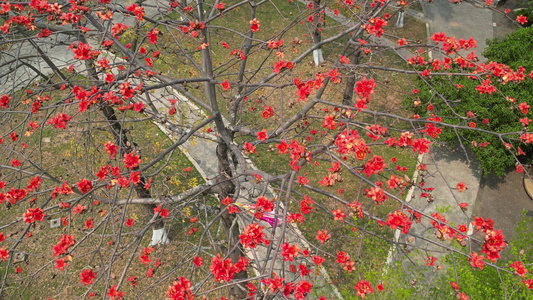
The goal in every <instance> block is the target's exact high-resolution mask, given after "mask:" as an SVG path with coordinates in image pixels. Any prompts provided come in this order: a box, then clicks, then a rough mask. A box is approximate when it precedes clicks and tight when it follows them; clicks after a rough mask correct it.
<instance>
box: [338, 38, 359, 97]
mask: <svg viewBox="0 0 533 300" xmlns="http://www.w3.org/2000/svg"><path fill="white" fill-rule="evenodd" d="M360 59H361V47H360V46H357V47H356V48H355V50H354V52H353V54H352V58H351V59H350V65H357V64H359V60H360ZM355 82H356V78H355V74H353V75H351V76H349V77H348V79H347V80H346V87H345V88H344V93H343V94H342V104H343V105H348V106H352V105H354V101H353V92H354V88H355Z"/></svg>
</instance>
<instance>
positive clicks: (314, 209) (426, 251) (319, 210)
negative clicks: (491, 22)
mask: <svg viewBox="0 0 533 300" xmlns="http://www.w3.org/2000/svg"><path fill="white" fill-rule="evenodd" d="M427 2H428V3H427V5H431V3H430V2H431V1H427ZM451 2H456V3H458V2H460V1H451ZM491 3H492V1H489V0H487V1H481V2H479V3H476V4H477V6H476V7H473V8H475V9H487V10H492V9H494V8H492V7H491V6H490V5H491ZM417 4H419V3H418V1H397V2H396V1H387V0H373V1H351V0H346V1H340V2H337V1H324V0H313V1H303V0H302V1H292V0H290V1H286V0H272V1H270V0H269V1H267V0H243V1H241V0H233V1H227V2H221V1H218V0H215V1H211V0H207V1H201V0H196V1H166V0H165V1H160V0H146V1H143V0H139V1H135V2H134V3H132V2H131V1H119V0H115V1H110V0H99V1H93V0H69V1H58V2H57V3H52V2H49V1H47V0H31V1H22V2H13V3H9V2H5V1H4V2H1V3H0V20H1V21H0V22H1V24H0V25H1V31H0V41H1V42H0V47H1V53H0V80H1V81H0V204H1V207H0V220H1V221H0V260H1V261H0V278H1V279H0V295H1V297H0V298H3V297H4V295H5V296H6V298H23V299H72V298H76V299H78V298H80V299H85V298H92V297H98V298H102V299H121V298H122V299H140V298H148V299H166V298H169V299H187V300H192V299H239V300H241V299H274V298H275V299H285V298H293V299H298V300H300V299H306V298H307V299H321V300H323V299H327V298H329V299H343V298H345V299H353V298H355V297H361V298H365V297H369V296H370V295H372V294H374V295H375V296H376V297H380V296H381V295H383V296H382V297H384V298H387V297H388V295H391V294H392V295H401V294H402V293H403V291H406V290H409V288H405V284H406V282H407V285H410V286H415V284H413V283H412V281H411V282H410V281H409V280H408V279H410V278H411V276H415V275H416V276H417V277H416V278H424V280H425V283H427V286H428V287H429V288H428V289H422V288H421V289H418V288H416V289H414V291H413V289H411V292H413V293H417V292H418V291H420V295H428V294H426V292H428V291H430V292H432V293H433V292H435V291H437V293H438V294H440V295H442V297H449V298H461V299H468V295H467V294H465V292H468V290H467V289H464V288H462V286H463V285H464V284H468V282H466V281H465V282H463V281H461V282H454V284H455V285H454V284H450V283H451V282H450V281H451V280H450V279H449V278H448V277H445V281H443V282H445V285H446V286H445V287H443V286H442V282H441V281H436V280H435V281H434V280H433V278H435V277H434V276H418V275H419V274H431V275H436V274H439V270H442V269H443V268H444V269H445V270H453V271H454V272H455V271H457V270H462V269H460V268H463V267H465V268H469V270H474V272H478V271H481V270H483V269H484V268H485V270H486V269H487V268H490V269H492V270H495V272H496V273H498V274H500V273H504V274H505V276H504V277H505V279H506V281H503V280H501V282H500V283H501V284H502V288H501V289H497V292H495V293H494V294H499V295H501V294H502V293H506V291H507V290H506V287H509V285H512V286H513V287H515V286H516V287H517V288H514V289H513V291H520V292H524V291H526V290H529V289H532V288H533V278H532V277H531V274H530V273H528V271H527V267H529V265H530V263H531V261H530V260H529V259H528V260H525V258H524V261H522V260H520V257H519V256H518V257H517V256H513V261H512V262H507V261H505V260H503V259H501V256H502V255H503V253H504V251H505V249H507V248H506V247H507V246H508V244H509V242H508V241H507V238H509V237H506V236H504V234H503V232H502V230H500V229H498V228H497V227H495V225H494V224H495V223H494V220H492V219H490V218H488V217H484V216H474V215H473V210H472V209H470V210H469V208H468V206H469V203H473V202H474V201H475V200H476V199H475V197H474V196H473V195H471V194H469V190H468V187H469V186H470V187H471V188H470V190H472V189H473V188H472V187H473V186H475V184H476V182H474V181H476V179H475V178H471V177H468V178H462V177H461V178H452V179H450V180H449V181H446V180H443V181H432V179H434V178H436V176H434V175H435V174H436V173H439V172H440V169H439V167H442V166H439V165H436V164H429V163H426V162H427V161H428V160H429V159H432V158H434V156H433V155H434V154H433V152H434V150H435V149H436V147H434V146H435V145H438V144H439V143H438V139H437V138H438V135H439V133H440V132H441V131H442V132H443V133H442V134H441V136H443V137H446V138H448V139H449V140H451V139H452V138H455V139H457V138H459V140H461V141H464V142H468V143H469V144H472V143H473V142H476V143H477V147H475V150H476V151H478V156H480V157H481V156H482V155H487V157H488V156H489V155H490V157H491V158H495V156H496V155H497V156H499V158H500V159H501V160H502V161H503V162H496V160H494V159H493V162H492V163H490V164H489V165H487V166H486V170H489V169H492V170H496V171H498V170H500V169H499V168H500V167H504V166H506V165H510V164H512V163H516V162H518V163H519V161H518V160H517V159H515V160H514V161H513V160H512V159H511V158H513V157H512V156H508V155H507V153H508V152H509V151H510V153H512V154H516V155H517V154H518V151H519V148H518V147H521V148H520V149H524V151H528V150H529V148H528V147H529V145H530V144H531V143H532V142H533V134H530V133H529V132H528V131H527V130H526V129H525V128H527V126H523V125H520V124H524V123H526V121H523V120H522V121H520V120H519V118H525V117H527V116H529V114H530V112H529V110H528V108H529V105H527V103H529V102H531V101H530V99H525V98H524V97H525V96H524V95H525V93H526V91H524V87H526V89H527V88H528V86H529V84H531V82H530V81H531V78H530V77H529V76H527V74H526V73H525V72H526V71H524V70H522V69H520V68H519V67H517V66H515V65H511V62H507V63H508V64H510V66H507V65H505V63H503V62H500V63H480V62H479V61H478V60H477V58H476V54H475V52H474V48H475V46H476V43H477V42H476V41H475V40H474V39H473V38H468V37H453V36H448V35H446V34H445V33H438V34H436V35H434V36H433V38H432V40H431V41H427V43H426V42H424V40H425V37H426V31H425V30H426V26H425V24H424V23H423V22H420V21H416V20H415V19H414V18H410V17H409V18H408V17H406V19H405V29H406V30H402V29H399V28H396V27H394V26H391V25H392V23H393V22H394V20H395V18H397V16H398V14H399V13H400V12H402V13H403V12H404V11H405V10H406V9H408V8H409V6H410V5H412V6H413V7H414V6H416V5H417ZM458 5H470V4H467V3H461V4H458ZM469 7H470V6H469ZM419 9H420V8H419ZM509 18H511V17H509ZM519 21H524V20H523V18H520V19H519ZM407 29H409V30H407ZM496 45H500V44H499V43H495V44H494V45H492V46H491V47H496ZM430 53H440V54H441V55H442V56H443V57H445V58H444V59H441V60H439V61H437V60H436V59H432V60H428V56H429V54H430ZM458 53H461V54H458ZM464 53H466V54H464ZM498 59H500V60H502V61H503V60H505V57H499V58H498ZM531 69H533V66H532V67H531ZM527 71H528V72H530V71H531V70H527ZM468 78H473V79H468ZM463 81H464V83H462V84H464V87H461V88H459V87H458V86H457V87H456V86H454V85H453V84H458V83H461V82H463ZM500 81H501V84H499V83H497V82H500ZM415 83H417V84H416V85H415ZM450 85H451V86H452V87H453V88H452V89H450V88H449V86H450ZM441 90H442V91H441ZM448 93H449V94H448ZM519 96H521V97H519ZM406 97H409V99H410V100H409V101H408V102H407V103H406V105H402V100H403V99H404V98H406ZM509 97H516V101H514V102H513V101H510V100H511V99H510V98H509ZM463 98H464V100H463ZM522 102H524V103H525V104H521V103H522ZM526 106H527V107H526ZM413 109H417V110H420V112H419V113H417V114H413V113H412V111H413ZM469 111H471V113H469ZM432 114H435V115H432ZM485 118H486V119H488V122H484V121H483V120H484V119H485ZM471 123H474V124H473V125H472V124H471ZM474 125H475V126H474ZM491 126H492V127H491ZM521 126H523V128H522V127H521ZM451 133H454V134H455V135H452V134H451ZM480 134H483V135H487V136H488V137H487V139H489V138H491V140H487V141H488V142H490V144H486V145H482V144H483V143H484V142H485V141H484V140H481V138H479V139H478V136H479V135H480ZM499 140H501V141H502V143H503V142H505V143H508V145H507V144H502V143H500V142H499ZM484 146H486V148H484ZM481 148H483V149H489V150H488V151H491V152H483V151H480V150H479V149H481ZM435 156H437V154H436V155H435ZM520 167H521V165H520ZM519 170H520V169H519ZM454 171H456V170H451V171H450V172H448V173H449V174H446V175H455V174H451V173H454ZM520 171H522V170H520ZM441 173H442V172H441ZM465 181H468V182H465ZM445 257H448V258H449V260H446V259H445ZM455 262H457V263H458V264H457V267H455V268H454V263H455ZM493 272H494V271H493ZM392 274H397V275H398V276H396V277H394V276H392ZM413 274H415V275H413ZM446 274H449V273H446ZM491 274H493V273H491ZM400 275H401V276H400ZM415 283H416V280H415ZM437 284H438V286H437ZM422 290H423V291H422ZM385 291H389V292H391V293H388V292H385ZM397 291H398V293H396V292H397ZM395 297H400V296H394V297H392V298H395Z"/></svg>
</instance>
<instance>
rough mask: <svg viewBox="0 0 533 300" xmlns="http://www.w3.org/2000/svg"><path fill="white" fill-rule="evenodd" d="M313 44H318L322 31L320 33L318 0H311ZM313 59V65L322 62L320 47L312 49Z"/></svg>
mask: <svg viewBox="0 0 533 300" xmlns="http://www.w3.org/2000/svg"><path fill="white" fill-rule="evenodd" d="M312 14H314V15H313V44H315V45H316V44H318V43H320V41H321V40H322V33H321V28H322V24H321V22H322V21H321V19H322V18H323V17H322V14H321V13H320V0H313V12H312ZM313 61H314V62H315V66H319V65H320V64H322V63H323V62H324V57H323V55H322V47H320V48H318V49H315V50H313Z"/></svg>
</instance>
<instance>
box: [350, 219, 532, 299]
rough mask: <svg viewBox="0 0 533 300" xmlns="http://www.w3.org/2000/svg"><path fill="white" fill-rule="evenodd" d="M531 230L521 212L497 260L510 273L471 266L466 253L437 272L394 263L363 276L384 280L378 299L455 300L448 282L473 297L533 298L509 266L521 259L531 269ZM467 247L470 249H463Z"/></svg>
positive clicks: (446, 261) (453, 257)
mask: <svg viewBox="0 0 533 300" xmlns="http://www.w3.org/2000/svg"><path fill="white" fill-rule="evenodd" d="M532 229H533V219H532V218H530V217H528V216H526V215H525V212H524V216H523V217H522V220H521V222H520V223H519V224H518V225H517V227H516V230H515V236H514V238H513V239H512V240H511V242H510V244H509V246H508V247H507V252H505V253H504V255H503V256H504V257H503V258H502V259H500V260H499V261H498V262H497V265H498V266H500V267H503V268H504V269H505V270H508V271H510V273H508V272H505V271H499V274H498V270H497V269H496V268H494V267H490V266H485V267H484V268H483V270H480V269H477V268H473V267H472V266H471V265H470V262H469V261H468V260H467V259H466V257H465V256H461V255H452V254H450V255H448V256H447V257H446V258H444V259H443V261H442V262H441V264H442V265H443V266H444V268H443V269H441V270H440V271H438V270H436V269H434V268H425V267H419V268H409V267H408V265H409V264H408V263H406V262H403V263H401V262H396V263H393V264H391V265H390V266H389V267H388V268H387V270H386V272H384V273H383V274H380V273H377V272H367V273H365V278H366V279H367V280H370V281H371V282H383V283H384V286H385V291H383V292H381V293H378V294H376V298H377V299H449V300H453V299H457V293H456V292H455V291H454V290H453V288H452V286H451V285H450V283H451V282H456V283H457V284H458V285H459V292H462V293H465V294H466V295H467V296H468V297H470V299H472V300H478V299H479V300H484V299H533V293H532V292H531V291H529V290H528V289H527V287H526V286H525V285H524V284H523V283H522V280H523V279H522V278H521V277H519V276H518V275H515V274H513V272H514V270H513V269H512V268H510V267H508V266H509V265H510V264H511V263H513V262H514V261H522V262H523V263H524V265H525V266H526V269H531V265H530V264H531V262H532V258H533V247H531V245H533V236H532V235H531V230H532ZM467 250H468V251H473V250H470V249H464V251H467ZM530 272H531V270H530ZM530 277H531V275H530V274H529V273H528V274H526V279H527V278H530ZM506 297H507V298H506ZM347 299H349V298H347Z"/></svg>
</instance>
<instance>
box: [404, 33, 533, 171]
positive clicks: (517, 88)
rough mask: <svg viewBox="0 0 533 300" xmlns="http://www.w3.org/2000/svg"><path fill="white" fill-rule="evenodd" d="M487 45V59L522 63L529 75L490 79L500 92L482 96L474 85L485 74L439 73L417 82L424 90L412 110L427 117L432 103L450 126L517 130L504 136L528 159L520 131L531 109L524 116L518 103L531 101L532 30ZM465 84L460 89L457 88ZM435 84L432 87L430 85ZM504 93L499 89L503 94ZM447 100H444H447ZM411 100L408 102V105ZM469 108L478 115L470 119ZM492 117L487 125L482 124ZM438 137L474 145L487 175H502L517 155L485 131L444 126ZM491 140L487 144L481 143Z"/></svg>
mask: <svg viewBox="0 0 533 300" xmlns="http://www.w3.org/2000/svg"><path fill="white" fill-rule="evenodd" d="M488 45H489V47H488V48H487V49H486V50H485V51H484V53H483V54H484V56H485V57H487V59H488V61H489V62H490V61H496V62H498V63H503V64H506V65H508V66H510V67H511V68H512V69H513V70H515V71H517V70H518V69H519V67H520V66H522V67H524V68H525V69H526V79H525V80H524V81H522V82H519V83H516V82H507V83H503V82H502V81H499V80H498V79H497V78H495V77H491V78H490V79H491V81H492V82H491V84H492V85H494V86H495V87H496V88H497V89H498V91H499V92H495V93H492V94H488V93H485V94H480V92H478V91H477V90H476V87H477V86H479V85H481V82H482V81H483V80H485V79H487V78H486V77H480V78H476V77H466V76H455V77H446V78H444V77H440V76H435V77H433V78H430V79H427V81H428V83H429V85H426V84H424V83H423V82H422V81H419V89H420V93H419V94H418V97H419V98H420V100H421V104H420V105H418V106H417V107H416V108H414V109H413V111H414V113H416V114H420V116H429V112H428V111H427V106H428V105H429V104H432V105H433V106H434V110H433V111H432V113H434V114H435V115H437V116H441V117H443V121H444V122H446V123H449V124H454V125H461V126H469V124H470V123H471V122H474V123H475V125H476V127H477V128H480V129H484V130H487V131H492V132H496V133H508V132H515V133H516V134H512V135H509V134H508V135H505V136H502V138H503V140H504V141H505V142H506V143H509V144H511V145H513V147H514V149H512V150H511V151H513V152H514V154H515V155H516V154H517V149H518V147H519V146H520V148H521V149H522V150H524V151H525V152H526V153H527V155H526V158H524V157H523V156H522V157H519V158H520V159H521V160H523V161H522V163H529V159H528V157H530V155H531V151H532V150H533V148H532V147H531V146H527V145H524V144H522V143H520V142H519V133H520V132H522V131H523V129H524V128H523V126H522V124H521V123H520V121H519V119H520V118H524V117H528V118H530V119H531V118H532V114H531V111H530V112H529V113H528V114H526V115H524V114H522V113H521V111H520V110H519V109H518V107H517V105H518V104H519V103H522V102H528V101H530V99H531V98H532V94H531V91H533V80H532V79H531V78H530V77H529V76H527V72H528V71H530V70H532V69H533V52H531V51H530V49H533V29H531V28H521V29H518V30H517V31H516V32H514V33H512V34H510V35H509V36H507V37H506V38H505V39H503V40H501V41H500V40H497V39H494V40H492V41H489V43H488ZM453 71H454V72H464V71H462V70H461V69H458V68H456V69H454V70H453ZM458 85H460V86H461V87H460V88H458V87H457V86H458ZM430 86H431V88H430ZM435 91H436V92H435ZM500 92H501V93H500ZM502 95H504V96H507V97H510V98H515V99H516V101H515V103H516V104H512V103H511V102H510V101H509V100H508V99H510V98H505V97H502ZM443 99H446V100H443ZM410 101H412V99H408V100H406V102H405V103H406V104H407V103H408V102H410ZM468 112H472V113H474V114H475V116H474V117H473V118H472V117H469V116H468ZM484 119H487V120H488V124H485V123H484V122H483V120H484ZM439 140H440V141H443V142H448V143H450V144H451V145H452V146H453V145H456V144H457V142H458V141H461V142H462V143H463V144H464V145H465V146H467V147H469V148H471V149H472V150H473V151H474V153H475V154H476V156H477V158H478V159H479V160H480V161H481V164H482V167H483V170H484V171H485V173H490V172H491V171H494V173H495V174H497V175H503V174H505V173H506V170H507V169H508V168H509V167H511V166H513V165H514V164H515V159H514V156H513V154H512V153H511V152H509V151H508V150H506V148H505V147H504V145H503V142H502V140H501V139H500V137H499V136H498V135H494V134H488V133H483V132H479V131H472V130H463V129H457V130H456V129H454V128H443V132H442V134H441V135H440V137H439ZM481 143H488V144H487V146H486V147H480V146H479V144H481Z"/></svg>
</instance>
